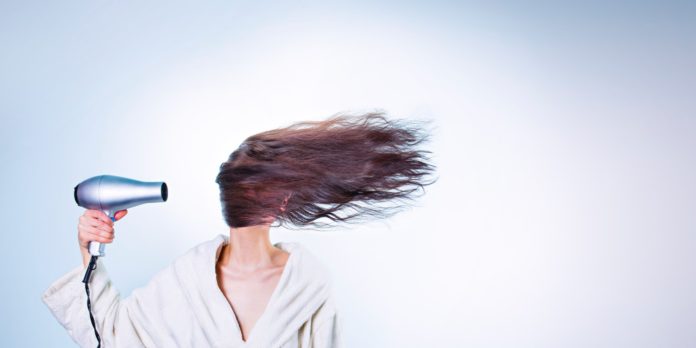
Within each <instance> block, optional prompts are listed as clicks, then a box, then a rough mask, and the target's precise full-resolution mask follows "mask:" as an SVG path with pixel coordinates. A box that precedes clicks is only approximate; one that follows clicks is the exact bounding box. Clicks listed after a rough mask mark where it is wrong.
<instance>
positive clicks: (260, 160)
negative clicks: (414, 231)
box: [215, 111, 436, 228]
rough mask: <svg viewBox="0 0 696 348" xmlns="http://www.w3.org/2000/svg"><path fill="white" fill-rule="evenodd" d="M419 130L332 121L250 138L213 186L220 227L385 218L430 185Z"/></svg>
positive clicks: (350, 118)
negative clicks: (219, 208)
mask: <svg viewBox="0 0 696 348" xmlns="http://www.w3.org/2000/svg"><path fill="white" fill-rule="evenodd" d="M424 123H425V122H417V121H409V120H396V119H389V118H387V117H386V115H385V113H384V112H382V111H375V112H368V113H364V114H347V113H338V114H335V115H333V116H331V117H329V118H328V119H326V120H322V121H303V122H297V123H294V124H292V125H290V126H287V127H284V128H279V129H273V130H269V131H265V132H262V133H258V134H255V135H252V136H250V137H248V138H247V139H246V140H245V141H244V142H243V143H242V144H241V145H240V146H239V148H237V149H236V150H235V151H234V152H232V153H231V154H230V156H229V158H228V159H227V161H225V162H223V163H222V164H221V165H220V171H219V173H218V175H217V177H216V179H215V182H216V183H217V184H218V185H219V187H220V201H221V205H222V213H223V217H224V219H225V222H226V223H227V225H228V226H230V227H245V226H253V225H260V224H269V223H271V222H277V223H278V225H277V226H286V227H291V228H292V227H314V228H325V227H331V226H333V225H335V224H336V223H344V222H345V223H353V222H359V221H365V220H366V219H380V218H387V217H390V216H392V215H393V214H395V213H397V212H399V211H401V210H403V209H404V208H406V207H408V206H409V205H410V204H409V203H411V202H412V201H413V200H414V199H415V197H417V196H418V193H419V192H420V193H424V192H425V190H424V188H425V186H426V185H430V184H433V183H434V182H435V181H436V179H433V178H431V175H432V174H433V173H434V171H435V166H434V165H433V164H432V163H431V158H430V155H431V152H430V151H427V150H423V149H420V148H419V147H420V146H421V145H422V144H424V143H425V142H427V141H428V140H429V137H430V136H429V133H428V132H427V131H426V129H425V128H424V127H423V126H424Z"/></svg>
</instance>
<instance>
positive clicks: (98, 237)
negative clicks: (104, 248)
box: [79, 225, 114, 243]
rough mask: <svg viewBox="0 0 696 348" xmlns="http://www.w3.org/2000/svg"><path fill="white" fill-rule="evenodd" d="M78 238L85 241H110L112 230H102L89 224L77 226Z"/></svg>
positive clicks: (112, 235)
mask: <svg viewBox="0 0 696 348" xmlns="http://www.w3.org/2000/svg"><path fill="white" fill-rule="evenodd" d="M79 233H80V240H83V241H85V242H90V241H97V242H101V243H111V242H113V241H114V232H113V230H111V231H104V230H101V229H98V228H95V227H91V226H84V225H80V226H79Z"/></svg>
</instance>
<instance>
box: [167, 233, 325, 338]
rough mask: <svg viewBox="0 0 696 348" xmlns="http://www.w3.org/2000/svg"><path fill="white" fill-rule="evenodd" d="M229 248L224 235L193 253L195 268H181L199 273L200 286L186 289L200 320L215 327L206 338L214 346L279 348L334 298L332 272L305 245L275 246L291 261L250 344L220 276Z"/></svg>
mask: <svg viewBox="0 0 696 348" xmlns="http://www.w3.org/2000/svg"><path fill="white" fill-rule="evenodd" d="M228 242H229V236H228V235H225V234H219V235H218V236H217V237H215V238H213V239H212V240H210V241H207V242H204V243H201V244H199V245H198V246H197V247H196V248H193V249H192V250H191V251H190V253H191V255H190V256H191V257H188V258H185V259H186V260H188V261H189V262H183V263H182V264H179V265H177V266H178V268H180V269H182V268H185V269H191V270H193V271H194V272H195V275H196V279H197V283H198V284H191V283H187V282H182V284H181V286H182V287H184V290H185V292H186V293H187V294H188V296H189V300H190V301H191V302H192V303H191V304H192V307H193V308H196V310H195V313H196V316H197V317H198V319H199V320H201V321H203V322H205V323H209V324H212V325H211V326H209V327H211V328H213V329H212V330H213V331H214V332H210V333H206V336H207V337H208V340H209V341H210V343H211V345H212V346H214V347H254V348H256V347H278V346H280V345H282V344H283V343H284V342H285V341H287V340H288V339H289V338H290V337H291V336H292V335H293V334H294V333H295V332H297V331H298V330H299V328H300V327H301V326H302V325H303V324H304V323H305V322H306V321H308V320H309V319H310V318H311V316H312V314H313V313H315V312H316V310H317V309H318V308H319V307H320V306H321V305H322V304H323V303H324V301H325V300H326V299H327V297H328V296H329V292H330V289H329V287H330V284H329V277H328V272H327V271H326V269H325V268H324V266H323V265H322V264H321V263H320V262H319V261H318V260H317V259H316V258H315V256H314V255H313V254H312V253H310V252H309V251H308V250H307V249H305V248H304V247H303V246H302V245H301V244H299V243H297V242H278V243H275V244H274V246H276V247H278V248H280V249H282V250H284V251H287V252H288V253H290V256H289V258H288V260H287V263H286V265H285V267H284V269H283V272H282V274H281V277H280V280H279V281H278V284H277V285H276V288H275V290H274V291H273V294H272V295H271V298H270V300H269V302H268V304H267V306H266V309H265V310H264V312H263V314H262V315H261V317H260V318H259V319H258V320H257V322H256V324H255V325H254V327H253V328H252V331H251V334H250V336H249V337H248V340H247V341H246V342H245V341H243V340H242V332H241V330H240V328H239V323H238V322H237V319H236V317H235V314H234V311H233V310H232V307H231V306H230V304H229V302H228V301H227V298H226V297H225V295H224V294H223V292H222V291H221V290H220V288H219V287H218V283H217V276H216V273H215V266H216V263H217V259H218V257H219V254H220V251H221V249H222V245H223V244H227V243H228ZM187 263H190V264H187ZM231 296H234V294H232V295H231Z"/></svg>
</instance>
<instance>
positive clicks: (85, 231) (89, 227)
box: [77, 209, 128, 266]
mask: <svg viewBox="0 0 696 348" xmlns="http://www.w3.org/2000/svg"><path fill="white" fill-rule="evenodd" d="M126 214H128V210H127V209H124V210H119V211H117V212H116V214H115V215H114V218H115V219H116V220H117V221H118V220H120V219H121V218H123V217H124V216H126ZM77 241H78V243H79V245H80V253H81V254H82V263H83V264H84V266H87V265H88V264H89V260H90V258H91V257H92V255H90V253H89V242H92V241H95V242H99V243H107V244H108V243H111V242H113V241H114V222H113V221H111V219H110V218H109V217H108V216H106V214H104V212H102V211H100V210H94V209H87V210H85V212H84V214H82V216H80V219H79V221H78V224H77Z"/></svg>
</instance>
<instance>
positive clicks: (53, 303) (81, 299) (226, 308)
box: [42, 234, 341, 348]
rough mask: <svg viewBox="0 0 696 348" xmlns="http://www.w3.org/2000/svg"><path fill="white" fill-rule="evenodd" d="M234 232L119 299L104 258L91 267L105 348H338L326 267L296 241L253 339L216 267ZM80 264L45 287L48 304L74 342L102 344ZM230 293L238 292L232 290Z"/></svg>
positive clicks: (199, 248)
mask: <svg viewBox="0 0 696 348" xmlns="http://www.w3.org/2000/svg"><path fill="white" fill-rule="evenodd" d="M228 242H229V236H227V235H224V234H220V235H218V236H217V237H215V238H213V239H212V240H209V241H206V242H203V243H201V244H199V245H197V246H195V247H193V248H191V249H190V250H189V251H188V252H186V253H185V254H184V255H182V256H179V257H178V258H177V259H176V260H174V262H172V264H170V265H169V266H167V267H166V268H165V269H163V270H162V271H160V272H159V273H157V274H156V275H155V276H154V277H153V278H152V279H151V280H150V281H149V282H148V284H147V285H145V286H144V287H142V288H138V289H135V290H133V292H132V293H131V295H130V296H128V297H126V298H123V299H122V298H121V297H120V295H119V293H118V291H117V290H116V288H115V287H114V286H113V285H112V284H111V281H110V279H109V276H108V273H107V272H106V269H105V267H104V264H103V263H102V260H101V259H99V260H98V261H97V268H96V269H95V270H94V271H93V272H92V280H91V282H90V299H91V305H92V314H93V316H94V320H95V322H96V324H97V330H98V331H99V335H100V337H101V341H102V347H105V348H111V347H166V348H170V347H171V348H173V347H240V348H241V347H245V348H251V347H253V348H276V347H281V348H290V347H293V348H305V347H340V346H341V337H340V330H341V327H340V319H339V317H338V316H337V313H336V307H335V302H334V299H333V296H332V294H331V281H330V279H331V278H330V277H329V274H328V272H327V269H326V268H325V267H324V266H323V265H322V264H321V263H320V262H319V261H318V260H317V259H316V258H315V256H314V255H313V254H311V253H310V252H309V250H307V249H305V248H304V247H303V246H302V245H301V244H299V243H296V242H278V243H276V244H275V246H277V247H279V248H281V249H283V250H285V251H287V252H289V253H290V256H289V258H288V261H287V263H286V265H285V268H284V269H283V273H282V275H281V276H280V280H279V281H278V284H277V286H276V288H275V290H274V292H273V294H272V295H271V298H270V300H269V302H268V304H267V306H266V309H265V311H264V312H263V314H262V315H261V317H260V318H259V319H258V321H257V322H256V324H255V325H254V327H253V328H252V331H251V333H250V336H249V337H248V340H247V341H243V340H242V333H241V330H240V328H239V324H238V322H237V319H236V317H235V314H234V311H233V310H232V307H231V306H230V304H229V302H228V301H227V298H225V295H224V294H223V293H222V291H221V290H220V288H219V287H218V283H217V278H216V273H215V265H216V262H217V258H218V256H219V254H220V251H221V246H222V245H223V244H225V243H228ZM84 271H85V267H84V266H79V267H76V268H74V269H73V270H72V271H70V272H68V273H67V274H65V275H63V276H62V277H60V278H59V279H58V280H56V281H55V282H54V283H53V284H51V286H50V287H49V288H48V289H47V290H46V291H45V292H44V294H43V297H42V298H43V301H44V303H45V304H46V305H47V306H48V308H49V309H50V310H51V312H52V313H53V315H54V316H55V317H56V319H57V320H58V322H60V324H61V325H63V327H65V329H66V330H67V331H68V334H69V335H70V336H71V337H72V339H73V340H74V341H75V342H76V343H78V344H79V345H80V346H82V347H96V346H97V339H96V337H95V335H94V329H93V328H92V325H91V323H90V319H89V314H88V312H87V295H86V293H85V288H84V283H82V277H83V276H84ZM231 296H234V294H232V295H231Z"/></svg>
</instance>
